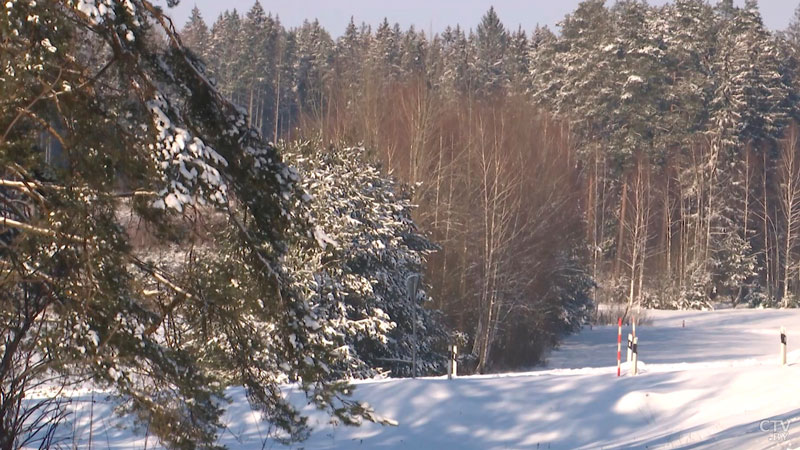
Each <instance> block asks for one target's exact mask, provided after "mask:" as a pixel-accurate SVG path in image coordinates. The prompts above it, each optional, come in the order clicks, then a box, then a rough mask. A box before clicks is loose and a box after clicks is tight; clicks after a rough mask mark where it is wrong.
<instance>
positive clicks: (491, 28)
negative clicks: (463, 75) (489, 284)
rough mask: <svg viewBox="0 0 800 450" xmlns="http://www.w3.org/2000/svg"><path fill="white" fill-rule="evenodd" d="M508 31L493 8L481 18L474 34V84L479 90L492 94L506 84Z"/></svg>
mask: <svg viewBox="0 0 800 450" xmlns="http://www.w3.org/2000/svg"><path fill="white" fill-rule="evenodd" d="M508 41H509V37H508V32H507V31H506V29H505V27H504V26H503V24H502V23H501V22H500V17H498V15H497V13H496V12H495V10H494V7H491V8H489V11H488V12H486V14H485V15H484V16H483V18H481V22H480V23H479V24H478V27H477V29H476V34H475V53H476V54H475V57H476V68H475V70H476V77H477V83H478V85H477V86H476V87H477V88H478V90H479V92H481V93H483V94H485V95H492V94H495V93H498V92H500V91H501V90H502V89H505V87H506V86H507V84H508V73H506V51H507V49H508V45H509V42H508Z"/></svg>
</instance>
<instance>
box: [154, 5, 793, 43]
mask: <svg viewBox="0 0 800 450" xmlns="http://www.w3.org/2000/svg"><path fill="white" fill-rule="evenodd" d="M712 1H714V2H715V0H712ZM798 1H800V0H761V1H759V5H760V9H761V14H762V15H763V17H764V23H765V24H766V25H767V26H768V27H769V28H770V29H773V30H780V29H783V28H785V27H786V25H787V24H788V23H789V21H790V20H791V18H792V16H793V14H794V10H795V8H796V7H797V4H798ZM155 2H156V3H157V4H161V5H166V0H155ZM254 2H255V0H181V2H180V5H178V7H176V8H172V9H168V14H169V15H170V16H171V17H172V18H173V20H174V21H175V25H176V26H177V27H178V28H179V29H180V28H183V25H184V23H186V19H187V18H188V17H189V13H190V11H191V10H192V8H193V7H194V6H195V5H197V6H198V7H199V8H200V11H201V12H202V14H203V18H204V19H205V21H206V23H208V24H209V26H210V25H211V24H212V23H213V22H214V20H216V18H217V16H218V15H219V14H220V13H221V12H222V11H224V10H225V9H233V8H236V9H237V10H239V12H240V13H241V12H246V11H247V10H248V9H250V7H251V6H252V5H253V3H254ZM612 2H613V0H609V1H608V4H611V3H612ZM578 3H580V0H493V1H486V0H393V1H386V0H349V1H346V0H291V1H286V0H261V4H262V6H263V7H264V9H266V10H267V11H270V12H272V13H273V14H277V15H278V16H280V18H281V22H283V24H284V25H285V26H287V27H293V26H297V25H300V24H301V23H302V22H303V19H314V18H317V19H319V21H320V23H322V25H323V26H324V27H325V28H326V29H327V30H328V31H329V32H330V33H331V34H332V35H334V36H338V35H340V34H341V33H342V31H343V30H344V28H345V26H346V25H347V22H349V20H350V16H353V17H354V18H355V20H356V23H361V22H366V23H369V24H372V25H376V24H378V23H379V22H381V21H382V20H383V18H384V17H386V18H388V19H389V22H392V23H394V22H399V23H400V25H402V27H403V28H407V27H408V26H409V25H412V24H413V25H414V26H415V27H417V28H418V29H423V30H425V31H428V30H433V31H434V32H439V31H441V30H442V29H444V27H446V26H447V25H455V24H460V25H461V26H462V27H464V28H474V27H475V25H477V23H478V21H479V20H480V17H481V16H482V15H483V14H484V13H485V12H486V10H488V9H489V7H490V6H492V5H494V7H495V9H496V10H497V13H498V14H499V16H500V19H501V20H502V21H503V23H504V24H505V25H506V27H507V28H511V29H516V28H517V26H519V25H522V27H523V28H524V29H525V30H527V31H530V30H532V29H533V28H534V27H535V26H536V24H542V25H549V26H550V27H551V28H553V27H554V26H555V24H556V22H558V21H559V20H561V19H562V18H563V17H564V15H566V14H567V13H569V12H570V11H572V10H574V9H575V7H576V6H577V5H578ZM651 3H656V4H662V3H665V1H664V0H661V1H659V0H655V1H651ZM736 3H737V4H742V3H744V1H743V0H737V1H736Z"/></svg>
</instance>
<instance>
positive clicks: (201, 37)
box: [181, 6, 210, 59]
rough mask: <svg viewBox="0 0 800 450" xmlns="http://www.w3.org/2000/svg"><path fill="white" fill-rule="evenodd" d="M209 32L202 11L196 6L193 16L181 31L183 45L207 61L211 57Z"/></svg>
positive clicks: (193, 9)
mask: <svg viewBox="0 0 800 450" xmlns="http://www.w3.org/2000/svg"><path fill="white" fill-rule="evenodd" d="M209 37H210V35H209V32H208V26H207V25H206V23H205V21H203V16H202V15H201V14H200V10H199V9H198V8H197V6H195V7H194V8H192V15H191V16H189V20H188V21H187V22H186V25H184V27H183V30H181V40H182V41H183V45H185V46H186V47H187V48H189V49H191V50H192V51H193V52H195V54H196V55H197V56H199V57H200V58H202V59H207V58H208V55H209Z"/></svg>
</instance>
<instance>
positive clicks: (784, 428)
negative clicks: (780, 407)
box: [758, 420, 792, 442]
mask: <svg viewBox="0 0 800 450" xmlns="http://www.w3.org/2000/svg"><path fill="white" fill-rule="evenodd" d="M791 424H792V423H791V422H790V421H789V420H762V421H761V423H759V424H758V428H759V429H760V430H761V431H762V432H763V433H770V436H769V440H770V441H775V442H782V441H786V440H787V439H789V427H790V426H791Z"/></svg>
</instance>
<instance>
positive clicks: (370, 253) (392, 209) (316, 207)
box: [290, 143, 447, 378]
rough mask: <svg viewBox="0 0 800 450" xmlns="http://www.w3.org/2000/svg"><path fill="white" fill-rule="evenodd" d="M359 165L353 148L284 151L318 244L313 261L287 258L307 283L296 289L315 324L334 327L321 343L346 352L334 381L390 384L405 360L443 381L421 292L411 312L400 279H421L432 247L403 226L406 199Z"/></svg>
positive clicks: (298, 254) (436, 331) (402, 372)
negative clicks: (387, 375) (305, 293)
mask: <svg viewBox="0 0 800 450" xmlns="http://www.w3.org/2000/svg"><path fill="white" fill-rule="evenodd" d="M366 158H367V156H366V152H365V150H364V149H360V148H344V149H339V148H329V149H327V150H322V149H321V146H320V144H319V143H301V144H298V145H296V146H294V147H293V148H292V150H291V157H290V159H291V161H292V163H294V164H295V165H296V166H297V167H298V168H299V169H300V175H301V176H302V177H303V181H302V182H301V184H302V186H303V187H304V188H305V189H306V191H307V192H308V193H309V194H310V195H311V196H312V200H311V214H312V216H313V217H314V219H315V222H316V223H317V225H318V226H319V227H320V228H319V229H318V231H317V233H318V234H317V239H318V240H320V241H321V243H322V245H321V247H322V248H321V250H319V251H317V252H315V253H311V254H310V253H309V252H308V251H307V249H302V248H298V249H297V251H291V252H290V255H291V256H292V259H291V260H292V261H293V263H292V264H296V268H295V271H296V272H307V273H308V276H309V277H313V279H314V282H313V283H311V282H305V283H303V284H302V285H303V286H313V289H312V291H310V293H309V295H310V296H311V297H312V298H313V299H314V300H312V302H313V303H315V304H318V307H317V314H318V315H320V316H327V317H329V319H328V320H329V322H330V323H335V324H337V325H336V327H335V329H331V330H330V336H328V338H329V339H332V340H336V341H337V342H339V343H340V345H342V346H343V347H344V348H346V354H347V355H348V357H349V359H348V360H347V361H346V364H344V365H340V366H337V367H336V370H339V371H341V375H343V376H346V377H357V378H364V377H371V376H374V375H376V374H377V373H378V371H379V368H381V367H383V368H389V369H390V370H391V373H392V375H393V376H411V375H412V373H411V367H410V366H409V365H408V362H410V361H411V360H412V356H413V355H414V354H416V355H417V359H418V367H419V368H418V374H429V375H433V374H437V373H442V372H443V371H444V368H445V362H446V359H445V355H444V354H443V353H442V351H443V349H444V347H445V344H446V340H447V333H446V331H445V330H444V327H443V324H442V323H441V322H439V321H438V320H437V318H436V316H435V313H434V312H432V311H430V310H429V309H427V308H426V307H425V304H426V303H429V302H430V298H429V297H428V295H427V293H426V292H425V290H424V289H422V290H420V292H419V295H418V297H417V298H416V299H415V300H414V302H413V303H410V300H409V298H408V293H407V292H406V279H407V278H408V277H409V276H410V275H417V276H421V275H422V272H423V270H424V264H425V259H426V257H427V255H429V254H430V253H431V252H432V251H433V250H434V249H436V246H435V245H433V244H432V243H431V242H430V241H428V239H427V238H426V237H424V236H423V235H422V234H420V233H419V232H418V231H417V229H416V226H415V225H414V222H413V220H412V219H411V210H412V206H411V203H410V192H408V191H407V190H405V189H404V188H403V187H402V186H401V185H399V184H398V183H397V182H395V181H394V180H392V179H390V178H387V177H385V176H383V175H381V174H380V172H379V171H378V169H377V168H376V167H374V166H372V165H370V164H368V163H366V162H365V159H366ZM322 229H324V230H326V231H325V232H324V234H322V231H321V230H322ZM323 311H324V312H323ZM415 320H416V321H417V327H416V333H417V336H414V332H415V327H414V325H413V321H415ZM415 337H416V340H414V338H415Z"/></svg>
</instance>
